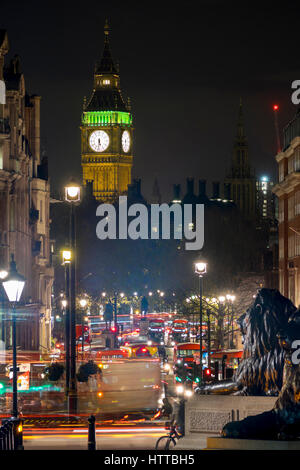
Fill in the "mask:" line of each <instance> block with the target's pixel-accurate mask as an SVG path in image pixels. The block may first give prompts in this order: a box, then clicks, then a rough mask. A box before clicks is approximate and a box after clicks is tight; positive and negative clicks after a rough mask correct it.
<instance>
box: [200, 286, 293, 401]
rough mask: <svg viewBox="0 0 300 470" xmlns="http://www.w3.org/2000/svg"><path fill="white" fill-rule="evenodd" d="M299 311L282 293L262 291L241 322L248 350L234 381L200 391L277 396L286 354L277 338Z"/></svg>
mask: <svg viewBox="0 0 300 470" xmlns="http://www.w3.org/2000/svg"><path fill="white" fill-rule="evenodd" d="M296 312H298V311H297V309H296V307H295V306H294V304H293V303H292V302H291V301H290V300H289V299H287V298H286V297H284V296H283V295H281V294H280V292H279V291H278V290H276V289H265V288H264V289H261V290H260V291H259V292H258V294H257V296H256V298H255V300H254V302H253V304H252V306H251V307H250V308H248V310H247V311H246V313H244V314H243V315H242V316H241V317H240V318H239V319H238V324H239V326H240V329H241V333H242V337H243V349H244V351H243V358H242V361H241V363H240V364H239V367H238V369H237V370H236V372H235V374H234V376H233V378H232V380H230V381H228V380H223V381H219V382H217V383H212V384H207V385H202V386H199V387H198V388H197V390H196V392H197V393H200V394H202V393H221V394H226V393H234V394H235V395H253V396H257V395H269V396H270V395H271V396H277V395H278V394H279V392H280V390H281V387H282V380H283V366H284V356H285V353H284V350H283V349H282V348H281V347H280V344H279V342H278V339H277V336H276V335H277V334H278V333H279V332H280V331H284V330H285V329H286V327H287V324H288V322H289V319H290V318H292V316H293V315H295V314H296ZM299 315H300V313H299Z"/></svg>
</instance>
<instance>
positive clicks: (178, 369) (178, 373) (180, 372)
mask: <svg viewBox="0 0 300 470" xmlns="http://www.w3.org/2000/svg"><path fill="white" fill-rule="evenodd" d="M174 375H175V380H176V381H177V382H184V380H185V376H186V370H185V367H184V364H183V362H182V361H178V362H176V364H175V366H174Z"/></svg>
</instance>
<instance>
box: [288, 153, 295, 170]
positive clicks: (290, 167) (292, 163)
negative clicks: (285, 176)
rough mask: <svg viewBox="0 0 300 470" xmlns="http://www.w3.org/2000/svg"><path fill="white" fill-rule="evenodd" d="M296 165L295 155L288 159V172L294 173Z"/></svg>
mask: <svg viewBox="0 0 300 470" xmlns="http://www.w3.org/2000/svg"><path fill="white" fill-rule="evenodd" d="M294 166H295V159H294V155H293V156H292V157H290V158H289V159H288V173H289V174H290V173H293V171H294Z"/></svg>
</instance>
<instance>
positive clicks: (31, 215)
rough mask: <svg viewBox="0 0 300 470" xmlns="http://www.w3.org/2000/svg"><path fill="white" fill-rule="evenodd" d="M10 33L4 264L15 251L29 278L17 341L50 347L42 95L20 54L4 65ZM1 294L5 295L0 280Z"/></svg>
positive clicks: (1, 183) (2, 108)
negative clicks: (35, 91) (27, 77)
mask: <svg viewBox="0 0 300 470" xmlns="http://www.w3.org/2000/svg"><path fill="white" fill-rule="evenodd" d="M8 50H9V44H8V38H7V33H6V32H5V31H3V30H0V80H1V83H2V86H3V82H4V84H5V100H2V101H5V103H2V104H0V270H8V268H9V262H10V258H11V255H12V254H13V255H14V258H15V261H16V264H17V269H18V271H19V272H20V273H21V274H22V275H23V276H25V278H26V284H25V288H24V291H23V294H22V297H21V301H20V305H19V306H18V313H19V314H18V327H17V345H18V346H19V347H20V348H21V349H22V350H28V351H40V352H46V351H49V348H50V343H51V341H50V339H51V289H52V282H53V269H52V267H51V263H50V243H49V199H50V185H49V181H48V171H47V161H46V158H44V159H42V160H41V157H40V97H39V96H36V95H33V96H29V95H28V94H27V93H26V89H25V81H24V76H23V74H22V72H21V70H20V60H19V58H18V56H15V57H14V58H13V59H12V60H11V62H10V63H9V65H7V66H5V64H4V56H5V54H6V53H7V52H8ZM0 297H2V299H3V300H4V299H5V295H4V292H3V288H2V286H1V292H0ZM7 307H8V305H7V303H6V304H5V305H4V308H3V302H2V312H1V313H2V321H1V323H0V327H1V336H0V339H1V340H2V343H1V344H2V349H4V348H6V349H7V348H9V347H10V346H11V322H10V321H9V316H8V315H7V314H6V312H7Z"/></svg>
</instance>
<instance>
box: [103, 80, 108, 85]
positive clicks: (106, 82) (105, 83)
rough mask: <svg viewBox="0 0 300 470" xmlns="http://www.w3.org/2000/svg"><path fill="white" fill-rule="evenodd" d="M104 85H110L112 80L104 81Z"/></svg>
mask: <svg viewBox="0 0 300 470" xmlns="http://www.w3.org/2000/svg"><path fill="white" fill-rule="evenodd" d="M102 83H103V85H110V80H103V82H102Z"/></svg>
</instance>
